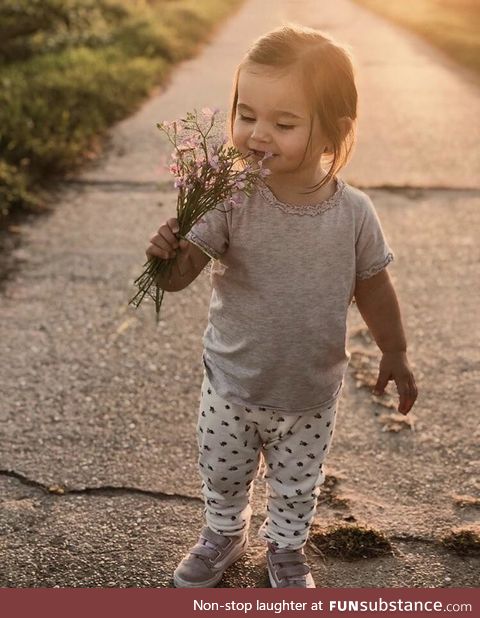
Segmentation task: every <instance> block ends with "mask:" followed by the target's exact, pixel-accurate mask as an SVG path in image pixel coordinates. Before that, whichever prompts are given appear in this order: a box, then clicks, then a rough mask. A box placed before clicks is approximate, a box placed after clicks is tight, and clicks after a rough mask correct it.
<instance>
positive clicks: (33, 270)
mask: <svg viewBox="0 0 480 618" xmlns="http://www.w3.org/2000/svg"><path fill="white" fill-rule="evenodd" d="M284 20H295V21H298V22H302V23H305V24H306V25H311V26H315V27H318V28H323V29H326V30H328V31H329V32H331V33H332V34H333V35H334V36H335V37H337V38H338V39H340V40H341V41H344V42H346V43H348V44H350V45H351V46H352V48H353V51H354V54H355V56H356V58H357V67H358V68H357V73H358V83H359V90H360V100H361V106H360V133H359V141H358V146H357V149H356V154H355V158H354V160H353V162H352V163H351V164H349V166H348V168H347V169H346V170H345V171H344V173H343V174H342V175H343V177H344V178H345V179H346V180H347V181H349V182H351V183H352V184H356V185H358V186H361V187H363V188H365V190H367V191H368V193H369V194H370V195H371V196H372V198H373V200H374V202H375V204H376V206H377V209H378V212H379V214H380V216H381V219H382V222H383V224H384V228H385V231H386V234H387V237H388V238H389V240H390V242H391V244H392V246H393V247H394V249H395V252H396V255H397V260H396V262H395V264H394V265H392V267H391V273H392V277H393V278H394V280H395V282H396V287H397V290H398V294H399V297H400V301H401V303H402V308H403V314H404V319H405V323H406V326H407V332H408V335H409V342H410V354H411V360H412V362H413V363H414V366H415V370H416V375H417V379H418V383H419V386H420V392H421V396H420V399H419V401H418V404H417V406H416V408H415V413H414V418H415V424H414V429H415V430H414V431H412V430H411V429H409V428H405V429H402V430H400V431H398V432H396V431H388V430H387V429H388V428H390V429H392V428H393V429H394V428H395V427H394V426H393V425H392V422H391V417H388V418H387V419H385V418H383V416H382V415H383V414H384V413H385V412H389V410H388V409H387V408H385V407H384V406H382V405H380V404H379V403H375V402H374V401H373V400H372V398H371V395H370V393H369V390H368V384H369V383H371V380H372V379H374V378H375V371H376V366H377V362H378V354H377V351H376V348H375V346H374V345H373V343H372V342H371V340H370V339H369V338H368V334H367V333H366V332H365V329H362V322H361V320H360V318H359V316H358V314H357V313H356V311H355V310H352V312H351V315H350V322H349V327H350V334H351V337H350V343H349V348H350V350H351V351H352V362H351V367H350V370H349V376H348V381H347V388H346V390H345V395H344V398H343V400H342V407H341V414H340V420H339V423H338V427H337V432H336V436H335V442H334V446H333V449H332V452H331V457H330V461H329V467H328V483H327V485H326V487H325V491H324V493H323V494H322V499H321V503H320V504H319V509H318V517H317V521H316V526H315V529H314V531H313V534H312V536H311V539H312V543H310V544H309V546H308V553H309V557H310V560H311V562H312V564H313V565H314V570H315V576H316V580H317V582H318V585H322V586H334V587H339V586H340V587H343V586H345V587H350V586H360V587H376V586H379V587H382V586H424V587H427V586H428V587H429V586H432V587H436V586H448V585H452V586H472V585H478V583H479V582H478V560H476V559H475V558H458V557H456V556H455V555H454V554H452V553H451V552H448V551H446V550H445V549H443V548H442V546H441V545H440V539H441V538H442V536H443V535H445V534H446V533H448V532H449V531H451V530H452V528H455V527H462V526H472V525H475V524H476V525H478V498H477V499H476V500H477V501H476V503H475V501H474V499H475V496H476V495H478V486H477V485H476V482H477V481H478V448H477V445H478V422H477V421H476V419H475V416H474V412H475V411H476V409H477V408H478V403H477V402H478V399H479V384H480V380H479V379H478V378H479V373H480V354H479V351H478V350H479V348H478V345H477V346H474V345H473V341H472V335H473V333H474V332H475V329H476V328H477V320H476V317H477V302H476V295H475V290H478V279H479V274H478V263H479V250H478V243H476V242H475V238H478V232H479V229H480V216H479V214H478V213H479V205H480V204H479V201H480V200H479V193H478V185H477V184H476V183H478V175H477V176H476V175H475V172H476V170H478V169H479V161H478V148H477V144H478V142H479V135H478V126H476V123H474V122H473V119H475V118H476V117H478V111H479V109H478V85H477V83H476V81H475V79H474V78H473V77H472V76H470V75H469V74H468V73H466V72H465V71H462V70H460V69H459V68H458V67H457V66H456V65H454V64H453V63H452V62H450V61H449V60H447V59H446V58H445V57H444V56H442V55H441V54H440V53H438V52H436V51H434V50H432V49H431V48H430V47H428V46H427V45H425V44H424V43H423V42H421V41H420V40H418V39H417V38H416V37H414V36H413V35H411V34H409V33H407V32H405V31H403V30H401V29H399V28H397V27H394V26H392V25H390V24H388V23H387V22H385V21H383V20H381V19H379V18H377V17H375V16H373V15H371V14H370V13H368V12H366V11H364V10H363V9H360V8H359V7H357V6H356V5H355V4H352V3H350V2H347V1H346V0H340V1H336V2H322V3H318V2H314V1H308V0H303V1H298V0H297V1H295V2H294V1H290V2H289V1H287V0H249V1H247V2H246V3H245V5H244V6H243V8H242V9H241V10H240V11H239V12H238V13H237V14H236V15H235V16H234V17H233V18H231V20H230V21H228V22H227V23H226V24H225V25H224V27H223V28H222V29H221V30H220V31H219V32H218V34H217V35H216V37H215V38H214V40H212V42H211V44H210V45H209V46H208V47H206V48H205V49H204V50H203V51H202V52H201V53H200V55H199V56H198V57H197V58H196V59H194V60H192V61H189V62H185V63H183V64H182V65H180V66H179V67H178V68H177V70H176V71H175V72H174V73H173V74H172V78H171V81H170V84H169V85H168V87H167V88H166V89H165V90H164V91H163V92H159V93H157V94H155V95H154V96H153V97H152V98H151V99H150V100H149V101H148V102H147V103H146V104H145V105H144V106H142V108H141V109H140V110H139V111H138V112H137V113H136V114H134V115H133V116H132V117H131V118H129V119H128V120H126V121H124V122H122V123H120V124H119V125H118V126H117V127H115V129H114V130H113V131H112V134H111V140H110V143H109V147H108V149H107V151H106V153H105V156H104V157H102V159H101V160H99V161H98V162H97V163H96V164H95V165H92V166H91V167H90V168H89V169H86V170H85V171H84V172H82V173H81V174H79V175H77V176H76V177H75V178H72V179H71V182H69V183H68V182H67V183H64V184H63V185H62V187H61V188H60V190H59V194H58V196H57V198H56V202H55V208H54V211H53V213H52V215H51V216H48V217H45V218H42V219H36V220H28V221H27V222H25V223H24V224H23V225H22V226H21V238H22V242H21V246H20V248H19V249H17V250H16V251H15V252H14V255H13V257H14V259H15V260H16V263H15V269H14V271H13V272H12V274H11V276H10V278H9V279H8V280H6V281H5V282H4V284H3V286H2V289H1V292H0V341H1V346H2V354H1V361H0V362H1V363H2V366H1V368H0V372H1V376H2V401H1V404H0V405H1V416H0V419H1V438H2V439H1V440H0V488H1V489H0V491H1V494H0V495H1V496H2V497H1V498H0V586H54V585H57V586H170V585H171V572H172V570H173V568H174V566H175V565H176V562H177V561H178V558H179V556H180V555H182V554H183V552H184V551H185V550H186V549H187V548H188V547H189V546H190V545H191V543H193V541H194V540H195V539H196V536H197V531H198V528H199V527H200V525H201V520H202V503H201V501H200V498H199V479H198V474H197V470H196V449H195V443H194V427H195V422H196V406H197V401H198V394H199V387H200V381H201V364H200V359H201V335H202V332H203V329H204V326H205V320H206V315H207V309H208V298H209V280H208V277H207V276H206V275H202V276H200V277H199V278H198V279H197V280H196V281H195V283H194V284H193V285H192V286H191V287H190V288H188V289H187V290H185V291H183V292H182V293H179V294H175V295H168V296H167V297H166V300H165V303H164V313H163V321H162V323H161V324H160V327H158V328H157V327H156V325H155V323H154V319H153V308H152V306H151V305H149V306H145V307H142V308H141V309H140V310H138V311H135V310H133V309H132V308H131V307H127V302H128V299H129V298H130V296H131V294H132V291H133V288H132V286H131V283H132V280H133V279H134V278H135V276H137V275H138V273H139V268H140V267H141V263H142V260H143V251H144V248H145V243H146V240H147V239H148V237H149V235H150V234H151V233H152V231H154V230H155V229H156V227H157V225H158V223H159V222H160V221H161V220H163V219H164V218H165V217H167V216H170V215H171V214H173V212H174V199H175V196H174V194H173V193H172V192H171V191H169V190H168V188H166V189H165V187H164V189H165V190H163V191H159V190H158V189H157V185H156V183H157V181H158V178H159V170H158V165H159V160H160V153H161V151H162V148H163V145H162V143H161V140H160V136H159V133H158V131H157V130H156V129H155V123H156V122H158V121H159V120H162V119H170V118H174V117H177V116H179V115H181V114H182V113H184V112H185V111H187V110H189V109H192V108H193V107H197V108H201V107H203V106H204V105H210V106H214V105H219V106H221V107H226V105H227V101H228V98H229V92H230V80H231V75H232V72H233V68H234V66H235V64H236V62H237V61H238V60H239V58H240V57H241V56H242V54H243V52H244V50H245V49H246V47H247V46H248V44H249V43H250V42H251V41H252V40H253V39H255V38H256V37H257V36H258V35H260V34H261V33H263V32H264V31H266V30H268V29H269V28H271V27H274V26H276V25H277V24H279V23H280V22H282V21H284ZM386 188H388V190H387V189H386ZM387 403H388V401H387ZM263 491H264V486H263V484H262V483H261V482H258V481H257V482H256V488H255V495H254V508H255V512H256V515H255V518H254V520H253V531H252V545H251V549H250V551H249V554H248V556H247V557H246V558H245V559H244V560H242V561H241V562H239V563H238V564H237V565H236V566H234V567H233V568H232V569H231V570H230V571H229V572H228V574H227V575H226V577H225V578H224V580H223V583H222V585H225V586H246V585H248V586H257V587H262V586H266V585H268V584H267V580H266V576H265V564H264V549H263V546H262V545H261V543H260V542H259V541H257V540H256V538H255V529H256V528H257V527H258V525H259V523H260V522H261V521H262V518H263V516H264V503H263V501H264V499H263ZM476 492H477V493H476ZM458 496H468V497H470V505H469V506H462V505H463V504H464V501H463V502H462V501H461V500H460V499H459V498H458ZM472 500H473V502H472ZM327 523H331V524H334V525H336V526H339V525H344V524H346V523H349V524H351V525H352V524H355V523H357V524H359V525H368V526H370V527H372V528H374V529H375V530H376V531H378V532H379V533H384V534H386V535H387V537H388V538H389V540H390V542H391V543H392V547H393V553H392V555H389V556H385V557H379V558H376V559H369V560H362V561H361V562H360V563H358V562H344V561H342V560H340V559H338V557H337V558H335V557H333V558H332V557H329V556H327V557H325V558H323V557H321V556H319V555H318V554H317V553H316V552H315V548H314V541H315V539H316V538H318V537H317V535H320V534H321V533H322V531H323V530H324V526H325V525H326V524H327Z"/></svg>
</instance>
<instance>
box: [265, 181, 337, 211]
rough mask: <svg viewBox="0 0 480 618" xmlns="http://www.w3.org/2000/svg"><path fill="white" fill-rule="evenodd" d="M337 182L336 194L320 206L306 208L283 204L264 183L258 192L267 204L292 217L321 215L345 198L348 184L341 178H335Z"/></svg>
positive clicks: (319, 204) (307, 206) (312, 205)
mask: <svg viewBox="0 0 480 618" xmlns="http://www.w3.org/2000/svg"><path fill="white" fill-rule="evenodd" d="M335 180H336V182H337V189H336V191H335V193H334V194H333V195H332V196H330V197H329V198H328V199H326V200H323V201H322V202H319V203H318V204H308V205H306V206H298V205H295V204H288V203H287V202H281V201H280V200H279V199H278V198H277V197H276V196H275V195H274V194H273V193H272V191H271V190H270V188H269V187H268V186H267V185H266V184H264V183H262V184H261V185H259V186H258V192H259V193H260V195H261V196H262V197H263V198H264V200H265V201H266V202H268V203H269V204H271V205H272V206H275V207H276V208H279V209H280V210H282V211H283V212H286V213H288V214H292V215H311V216H313V215H319V214H321V213H323V212H325V211H326V210H330V208H333V207H334V206H337V205H338V204H339V203H340V202H341V200H342V197H343V193H344V191H345V187H346V183H345V181H344V180H342V179H341V178H337V177H335Z"/></svg>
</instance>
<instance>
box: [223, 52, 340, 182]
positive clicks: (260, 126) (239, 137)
mask: <svg viewBox="0 0 480 618" xmlns="http://www.w3.org/2000/svg"><path fill="white" fill-rule="evenodd" d="M310 123H311V112H310V107H309V105H308V101H307V99H306V96H305V94H304V92H303V88H302V87H301V82H300V79H299V77H298V76H296V75H295V74H291V73H287V74H282V73H279V72H274V71H273V70H272V69H269V70H268V71H267V70H266V69H265V68H264V67H261V66H260V65H255V64H249V65H247V66H245V67H243V68H242V69H241V70H240V74H239V78H238V100H237V108H236V116H235V122H234V125H233V143H234V145H235V147H236V148H237V149H238V150H239V151H240V152H241V153H242V154H244V155H246V156H251V157H253V158H261V157H262V156H263V154H264V153H265V152H271V153H273V155H274V156H273V157H272V158H270V159H268V160H267V161H265V164H264V165H265V167H268V168H269V169H270V170H271V172H272V175H271V176H272V177H273V176H278V175H280V174H288V175H290V177H293V176H295V175H298V176H299V178H300V177H302V178H304V179H305V178H307V177H308V176H309V173H311V175H312V177H314V176H315V173H316V171H317V170H318V167H319V164H320V159H321V155H322V152H323V151H324V148H325V146H327V145H328V143H327V140H326V139H325V137H324V135H323V134H322V132H321V130H320V128H319V126H318V121H317V119H314V123H313V128H312V138H311V144H310V146H309V147H308V150H307V151H306V149H307V144H308V138H309V135H310ZM304 157H305V160H304Z"/></svg>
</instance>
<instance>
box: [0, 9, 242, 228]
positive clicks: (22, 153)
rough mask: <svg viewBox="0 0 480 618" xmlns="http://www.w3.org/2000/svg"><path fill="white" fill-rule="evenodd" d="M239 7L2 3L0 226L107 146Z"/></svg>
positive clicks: (34, 204)
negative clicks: (118, 127) (105, 139)
mask: <svg viewBox="0 0 480 618" xmlns="http://www.w3.org/2000/svg"><path fill="white" fill-rule="evenodd" d="M241 2H242V0H202V1H201V2H198V1H196V0H2V3H1V5H0V222H1V220H2V218H5V217H6V215H7V214H8V213H9V212H10V211H11V210H12V209H19V208H23V209H25V208H30V209H35V208H39V207H41V206H42V197H41V196H42V188H44V187H45V185H46V184H48V182H49V181H51V180H52V179H54V178H57V177H61V175H62V174H64V173H65V172H67V171H70V170H72V169H74V168H75V167H76V166H78V165H79V164H80V163H81V162H82V161H84V160H85V159H86V158H88V157H89V156H92V154H94V153H95V152H98V150H99V149H100V148H101V143H102V140H101V138H102V136H103V134H104V133H105V130H106V129H107V128H108V127H109V126H111V125H112V124H113V123H114V122H116V121H118V120H120V119H122V118H124V117H126V116H128V115H129V114H131V113H132V112H133V111H134V110H135V109H136V108H137V106H138V105H139V103H140V102H141V101H142V100H143V99H145V97H147V96H148V95H149V93H150V92H151V91H152V88H153V87H154V86H156V85H158V84H161V83H162V82H164V81H165V79H166V77H167V76H168V74H169V71H170V70H171V68H172V66H174V65H175V63H177V62H178V61H180V60H182V59H185V58H188V57H191V56H192V55H193V54H194V53H195V52H196V50H197V48H198V46H199V44H200V43H202V42H203V41H205V40H206V39H207V38H208V36H209V35H210V34H211V33H212V31H213V30H214V27H215V26H216V25H217V24H218V22H219V21H220V20H221V19H222V18H224V17H225V16H226V15H227V14H228V13H230V12H231V11H232V10H233V9H234V8H235V7H237V6H238V5H239V4H240V3H241Z"/></svg>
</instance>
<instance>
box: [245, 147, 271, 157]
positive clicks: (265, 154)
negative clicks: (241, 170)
mask: <svg viewBox="0 0 480 618" xmlns="http://www.w3.org/2000/svg"><path fill="white" fill-rule="evenodd" d="M250 154H252V155H253V156H254V157H259V158H260V159H263V158H265V159H272V158H273V157H276V156H277V155H275V154H273V152H268V151H267V152H266V151H263V150H254V149H253V148H251V149H250Z"/></svg>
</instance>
